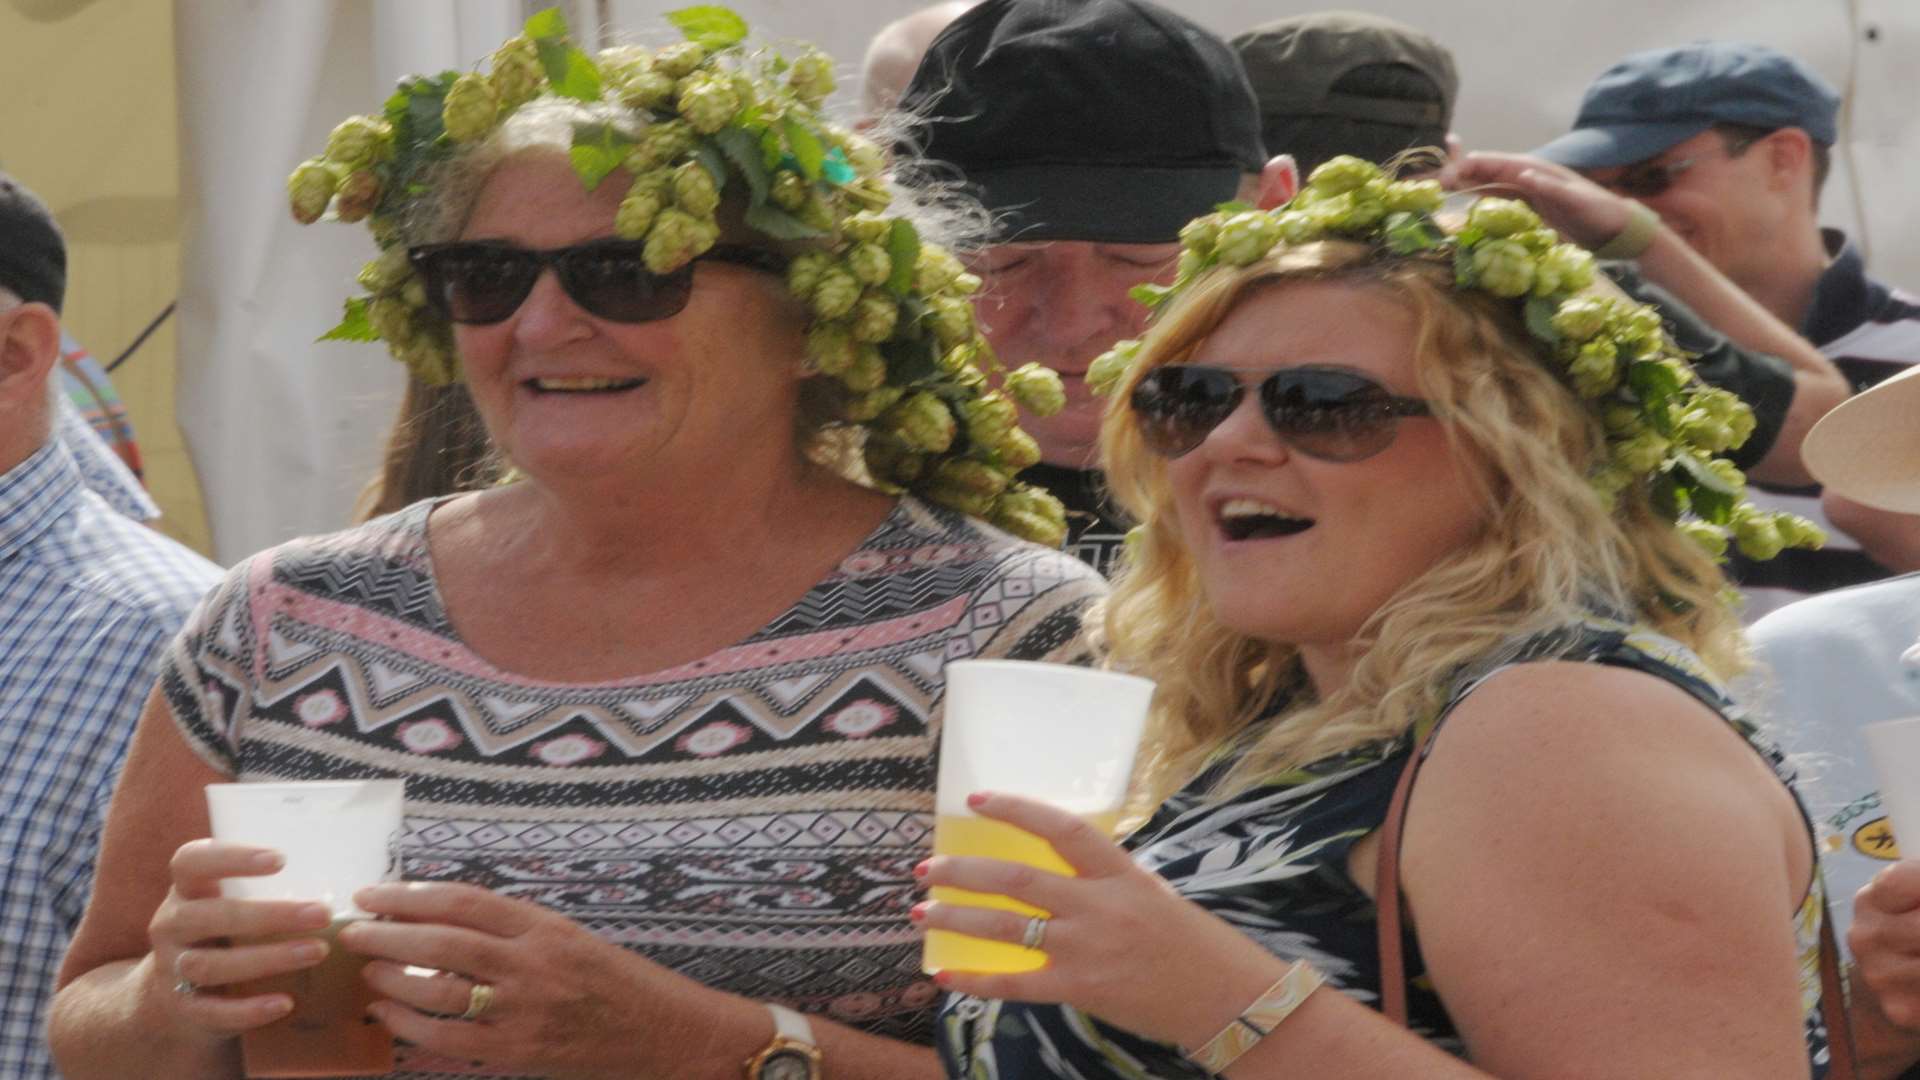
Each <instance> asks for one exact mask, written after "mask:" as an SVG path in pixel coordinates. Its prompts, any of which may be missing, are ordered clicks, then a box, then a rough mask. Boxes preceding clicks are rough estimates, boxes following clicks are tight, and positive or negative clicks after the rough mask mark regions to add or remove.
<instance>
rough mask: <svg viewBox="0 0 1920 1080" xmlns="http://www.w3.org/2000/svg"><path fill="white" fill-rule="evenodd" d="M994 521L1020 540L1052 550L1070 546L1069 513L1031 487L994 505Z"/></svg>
mask: <svg viewBox="0 0 1920 1080" xmlns="http://www.w3.org/2000/svg"><path fill="white" fill-rule="evenodd" d="M989 520H991V521H992V522H993V523H994V524H995V525H997V526H999V527H1000V528H1002V529H1005V530H1006V531H1008V532H1010V533H1012V534H1013V535H1015V536H1018V537H1019V538H1021V539H1022V540H1030V541H1032V542H1033V543H1036V544H1041V545H1044V546H1046V547H1050V548H1057V547H1059V546H1060V545H1062V544H1064V543H1066V542H1067V511H1066V508H1065V507H1063V506H1061V505H1060V500H1059V499H1056V498H1054V497H1053V496H1052V495H1049V494H1048V493H1046V492H1044V491H1042V490H1040V489H1039V488H1036V487H1033V486H1031V485H1028V484H1020V485H1017V486H1016V487H1014V488H1013V490H1011V491H1009V492H1007V493H1006V494H1004V495H1002V496H1000V498H999V499H998V500H996V501H995V502H994V504H993V514H992V516H991V518H990V519H989Z"/></svg>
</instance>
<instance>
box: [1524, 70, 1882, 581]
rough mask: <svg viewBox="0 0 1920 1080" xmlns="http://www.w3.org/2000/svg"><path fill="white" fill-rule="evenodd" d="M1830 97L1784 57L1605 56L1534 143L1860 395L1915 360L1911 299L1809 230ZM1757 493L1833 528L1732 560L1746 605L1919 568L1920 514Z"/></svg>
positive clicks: (1852, 250)
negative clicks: (1809, 547)
mask: <svg viewBox="0 0 1920 1080" xmlns="http://www.w3.org/2000/svg"><path fill="white" fill-rule="evenodd" d="M1839 107H1840V95H1839V94H1837V93H1835V92H1834V90H1833V89H1832V88H1831V87H1829V86H1828V85H1827V84H1826V82H1825V81H1823V80H1822V79H1821V78H1820V76H1819V75H1817V74H1815V73H1814V72H1813V71H1812V70H1811V69H1809V68H1807V67H1806V66H1805V65H1804V64H1801V63H1800V62H1798V61H1796V60H1794V59H1793V58H1791V57H1789V56H1786V55H1783V54H1781V53H1779V52H1776V51H1774V50H1772V49H1768V48H1765V47H1763V46H1758V45H1743V44H1737V43H1732V42H1696V43H1694V44H1691V45H1685V46H1681V47H1679V48H1672V49H1657V50H1652V51H1648V52H1641V53H1635V54H1633V55H1631V56H1628V57H1626V58H1624V59H1622V60H1621V61H1620V62H1619V63H1617V64H1615V65H1613V66H1612V67H1611V68H1609V69H1607V70H1606V71H1605V72H1603V73H1602V74H1601V75H1600V77H1599V78H1597V79H1595V80H1594V82H1593V85H1591V86H1589V87H1588V88H1587V92H1586V95H1585V97H1584V98H1583V99H1582V102H1581V106H1580V114H1579V116H1578V118H1577V119H1576V120H1575V121H1574V128H1573V130H1572V131H1570V132H1568V133H1567V134H1565V135H1563V136H1561V137H1560V138H1558V139H1555V140H1554V141H1552V142H1550V143H1548V144H1547V145H1546V146H1543V147H1541V148H1540V150H1539V151H1538V153H1539V154H1540V156H1542V157H1544V158H1546V159H1548V160H1550V161H1553V162H1557V163H1559V164H1561V165H1565V166H1567V167H1569V168H1573V169H1576V170H1578V171H1580V172H1582V173H1584V174H1585V175H1586V176H1587V177H1589V178H1590V179H1592V180H1594V181H1596V182H1598V183H1600V184H1601V185H1603V186H1605V187H1607V188H1610V189H1611V190H1613V191H1615V192H1618V193H1620V194H1622V195H1626V196H1630V197H1632V198H1633V199H1636V200H1638V203H1639V204H1640V205H1641V206H1644V207H1645V208H1646V209H1647V210H1650V211H1652V214H1655V215H1658V218H1657V221H1656V220H1655V219H1654V218H1653V216H1652V215H1646V216H1645V217H1644V219H1641V220H1637V222H1630V225H1631V227H1630V228H1629V229H1628V230H1627V233H1626V234H1623V236H1622V240H1623V242H1625V243H1626V246H1628V247H1637V248H1639V249H1641V250H1647V249H1649V248H1651V247H1652V246H1653V245H1654V244H1655V243H1656V241H1657V239H1658V236H1657V233H1658V232H1660V231H1663V230H1658V229H1656V228H1655V226H1656V225H1664V226H1665V230H1664V231H1668V232H1671V233H1672V234H1673V235H1675V236H1678V237H1679V238H1680V239H1681V240H1683V241H1685V242H1686V244H1687V245H1688V246H1690V247H1691V248H1693V249H1694V250H1695V251H1698V252H1699V253H1700V254H1701V255H1702V256H1703V257H1705V258H1706V259H1707V260H1708V261H1709V262H1711V263H1712V264H1713V265H1714V266H1715V267H1717V268H1718V269H1719V270H1720V271H1721V272H1722V273H1724V274H1726V275H1727V276H1728V277H1729V278H1731V279H1733V281H1734V282H1735V283H1737V284H1738V285H1739V286H1740V287H1741V288H1742V289H1744V290H1746V292H1747V293H1748V294H1750V295H1751V296H1753V298H1754V299H1755V300H1757V301H1759V302H1760V303H1761V304H1762V305H1764V306H1765V307H1766V308H1767V309H1768V310H1770V311H1771V312H1773V313H1774V314H1775V315H1776V316H1778V317H1779V318H1780V319H1781V320H1783V321H1784V322H1786V323H1787V324H1788V325H1789V326H1793V327H1797V328H1798V330H1799V332H1800V334H1801V335H1803V336H1804V337H1806V338H1807V339H1808V340H1809V341H1811V342H1812V343H1813V344H1814V345H1816V346H1818V347H1819V349H1820V351H1821V352H1823V353H1825V354H1826V355H1827V356H1828V357H1829V358H1831V359H1832V361H1833V363H1834V365H1835V366H1836V367H1837V368H1838V369H1839V372H1840V374H1842V375H1843V376H1844V377H1845V381H1846V384H1847V385H1845V386H1843V387H1842V388H1841V389H1842V392H1843V393H1844V392H1846V391H1849V390H1851V391H1853V392H1857V391H1860V390H1864V389H1866V388H1867V387H1869V386H1872V385H1874V384H1876V383H1878V382H1880V381H1882V380H1884V379H1886V378H1887V377H1889V376H1891V375H1893V374H1895V373H1897V372H1899V371H1902V370H1904V369H1905V368H1906V367H1907V366H1908V365H1910V364H1912V363H1914V362H1915V361H1916V360H1920V298H1917V297H1914V296H1911V295H1908V294H1906V293H1903V292H1900V291H1899V290H1896V289H1892V288H1889V287H1888V286H1887V285H1885V284H1882V283H1880V282H1877V281H1874V280H1873V279H1871V278H1869V277H1868V276H1867V274H1866V267H1865V263H1864V262H1863V260H1862V259H1861V256H1860V252H1859V249H1858V248H1857V247H1855V246H1853V245H1852V244H1850V243H1848V242H1847V239H1846V237H1845V236H1844V235H1842V234H1841V233H1840V232H1839V231H1838V230H1836V229H1822V228H1820V225H1819V217H1818V211H1819V197H1820V189H1821V186H1822V184H1823V183H1824V182H1825V180H1826V176H1827V172H1828V166H1829V162H1830V155H1831V149H1832V146H1833V143H1834V141H1835V139H1836V138H1837V137H1838V127H1837V123H1836V118H1837V116H1838V113H1839ZM1756 502H1762V503H1764V504H1765V505H1767V506H1769V507H1771V508H1777V509H1788V510H1792V511H1793V512H1795V513H1799V514H1802V515H1805V516H1807V517H1810V518H1813V519H1814V520H1816V521H1821V520H1823V518H1826V519H1830V522H1828V523H1829V524H1831V525H1833V526H1838V528H1837V529H1835V528H1829V529H1828V533H1829V542H1828V544H1827V546H1826V547H1825V548H1824V549H1822V550H1819V551H1792V552H1787V553H1785V554H1784V555H1783V556H1782V557H1781V558H1779V559H1776V560H1773V561H1772V562H1768V563H1761V564H1754V563H1749V562H1744V561H1739V560H1736V562H1735V563H1734V565H1733V570H1734V573H1735V576H1736V577H1737V578H1738V580H1739V581H1740V583H1741V586H1742V588H1743V590H1745V591H1746V593H1747V595H1748V600H1749V613H1750V614H1758V613H1760V612H1763V611H1765V610H1769V609H1771V608H1774V607H1778V606H1780V605H1781V604H1783V603H1785V602H1787V601H1790V600H1793V599H1795V598H1797V597H1798V596H1801V595H1804V594H1807V593H1813V592H1820V591H1823V590H1825V589H1830V588H1835V587H1839V586H1843V585H1850V584H1857V583H1859V582H1864V581H1870V580H1874V579H1876V578H1880V577H1884V576H1885V575H1886V574H1887V573H1888V572H1889V569H1888V568H1889V566H1891V567H1893V568H1894V569H1920V519H1914V518H1912V517H1910V516H1902V515H1889V514H1886V513H1884V512H1880V511H1876V510H1873V509H1871V508H1867V507H1862V506H1859V505H1857V504H1853V503H1850V502H1846V501H1844V500H1841V499H1838V498H1829V499H1826V500H1824V507H1823V500H1822V499H1821V498H1820V491H1819V489H1818V488H1817V487H1802V488H1780V487H1768V486H1765V485H1762V491H1761V494H1760V497H1759V498H1756ZM1823 510H1824V511H1825V513H1824V514H1823ZM1876 560H1878V561H1876Z"/></svg>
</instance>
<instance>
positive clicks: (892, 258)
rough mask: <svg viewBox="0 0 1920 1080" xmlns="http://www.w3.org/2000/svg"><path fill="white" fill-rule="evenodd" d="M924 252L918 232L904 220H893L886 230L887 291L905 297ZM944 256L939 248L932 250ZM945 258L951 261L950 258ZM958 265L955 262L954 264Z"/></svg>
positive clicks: (910, 287)
mask: <svg viewBox="0 0 1920 1080" xmlns="http://www.w3.org/2000/svg"><path fill="white" fill-rule="evenodd" d="M923 250H925V249H923V248H922V247H921V246H920V231H919V230H918V229H915V228H914V227H913V222H911V221H908V220H907V219H906V218H895V219H894V222H893V224H892V225H891V226H889V227H888V229H887V280H886V286H887V291H888V292H890V293H892V294H894V295H895V296H905V295H906V294H907V293H908V292H909V291H911V289H912V286H913V282H914V278H915V277H916V276H917V274H918V270H919V264H920V255H921V252H922V251H923ZM933 250H934V251H939V252H940V253H941V254H943V255H944V254H946V252H944V251H942V250H941V249H939V248H934V249H933ZM947 258H948V259H949V260H952V258H953V257H952V256H951V255H948V256H947ZM955 264H956V265H958V263H957V261H956V263H955ZM963 276H965V275H962V274H955V275H954V276H953V279H952V280H950V281H949V282H948V284H952V283H953V281H957V280H958V279H959V278H961V277H963Z"/></svg>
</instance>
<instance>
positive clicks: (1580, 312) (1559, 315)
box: [1552, 298, 1613, 343]
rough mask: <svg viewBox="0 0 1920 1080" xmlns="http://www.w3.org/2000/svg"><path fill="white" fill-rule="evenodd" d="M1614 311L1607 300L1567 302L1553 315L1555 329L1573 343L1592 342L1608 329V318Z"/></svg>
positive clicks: (1562, 303)
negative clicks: (1596, 336)
mask: <svg viewBox="0 0 1920 1080" xmlns="http://www.w3.org/2000/svg"><path fill="white" fill-rule="evenodd" d="M1612 311H1613V305H1611V304H1609V303H1608V302H1607V301H1605V300H1592V299H1585V298H1583V299H1578V300H1565V301H1562V302H1561V304H1560V307H1559V309H1558V310H1556V311H1555V312H1554V313H1553V320H1552V322H1553V329H1554V332H1555V333H1557V334H1559V335H1560V336H1561V337H1563V338H1565V339H1567V340H1568V341H1571V342H1575V343H1578V342H1583V341H1590V340H1592V339H1593V337H1594V336H1595V335H1597V334H1599V333H1600V331H1602V330H1605V329H1606V328H1607V316H1608V315H1609V314H1611V313H1612Z"/></svg>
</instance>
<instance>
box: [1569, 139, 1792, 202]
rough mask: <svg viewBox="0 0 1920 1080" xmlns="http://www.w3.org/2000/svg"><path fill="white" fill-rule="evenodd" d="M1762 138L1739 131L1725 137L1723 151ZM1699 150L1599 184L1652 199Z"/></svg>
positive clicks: (1734, 151) (1737, 150)
mask: <svg viewBox="0 0 1920 1080" xmlns="http://www.w3.org/2000/svg"><path fill="white" fill-rule="evenodd" d="M1763 138H1765V136H1763V135H1741V136H1738V137H1736V138H1731V139H1728V140H1726V154H1727V156H1728V157H1729V158H1737V157H1739V156H1740V155H1741V154H1744V153H1746V152H1747V149H1748V148H1749V147H1751V146H1752V145H1753V144H1754V143H1756V142H1759V141H1760V140H1761V139H1763ZM1702 160H1703V159H1702V158H1701V156H1700V155H1699V154H1695V155H1694V156H1692V157H1685V158H1681V159H1679V160H1678V161H1649V162H1645V163H1643V164H1640V165H1635V166H1633V167H1632V168H1629V169H1626V170H1625V171H1623V172H1621V174H1620V175H1619V176H1616V177H1614V178H1613V179H1612V180H1608V181H1602V182H1601V184H1600V186H1601V187H1603V188H1606V189H1607V190H1608V191H1612V192H1615V193H1617V194H1620V195H1625V196H1626V197H1628V198H1630V199H1654V198H1658V197H1660V196H1662V195H1665V194H1666V193H1667V189H1668V188H1671V187H1672V186H1673V182H1674V181H1675V180H1676V179H1678V178H1679V176H1680V174H1682V173H1684V172H1686V171H1687V170H1688V169H1691V168H1693V167H1694V166H1695V165H1698V164H1700V162H1701V161H1702Z"/></svg>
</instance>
